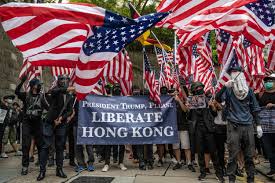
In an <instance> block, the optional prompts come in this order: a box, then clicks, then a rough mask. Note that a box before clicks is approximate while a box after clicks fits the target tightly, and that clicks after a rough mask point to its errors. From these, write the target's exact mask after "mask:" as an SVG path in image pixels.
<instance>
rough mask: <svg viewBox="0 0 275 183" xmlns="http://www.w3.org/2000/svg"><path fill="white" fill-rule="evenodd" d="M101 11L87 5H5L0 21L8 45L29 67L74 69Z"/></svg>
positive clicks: (101, 22) (101, 9) (98, 20)
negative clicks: (17, 50) (9, 41)
mask: <svg viewBox="0 0 275 183" xmlns="http://www.w3.org/2000/svg"><path fill="white" fill-rule="evenodd" d="M104 14H105V10H104V9H103V8H100V7H97V6H94V5H89V4H57V3H54V4H51V3H49V4H31V3H8V4H4V5H2V6H0V20H1V23H2V26H3V28H4V30H5V31H6V33H7V35H8V36H9V37H10V39H11V41H12V43H13V44H14V45H15V46H16V47H17V48H18V49H19V50H20V51H21V52H22V54H23V57H24V58H25V59H27V60H28V62H30V63H31V64H32V65H43V66H62V67H75V65H76V62H77V61H78V58H79V52H80V48H81V46H82V44H83V42H84V41H85V40H86V37H87V35H88V33H89V31H90V27H91V26H100V25H102V24H103V23H104Z"/></svg>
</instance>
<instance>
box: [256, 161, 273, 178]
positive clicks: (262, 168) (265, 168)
mask: <svg viewBox="0 0 275 183" xmlns="http://www.w3.org/2000/svg"><path fill="white" fill-rule="evenodd" d="M255 167H256V170H257V171H258V172H259V173H260V174H262V175H264V176H265V177H267V175H266V174H267V173H268V172H269V171H270V166H269V162H268V161H265V160H264V159H261V160H260V163H259V164H257V165H256V166H255ZM267 178H268V177H267ZM268 179H270V180H273V181H274V182H275V176H274V177H273V178H268Z"/></svg>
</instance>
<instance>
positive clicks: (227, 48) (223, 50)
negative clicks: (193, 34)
mask: <svg viewBox="0 0 275 183" xmlns="http://www.w3.org/2000/svg"><path fill="white" fill-rule="evenodd" d="M216 38H217V39H216V41H217V54H218V62H219V63H220V64H225V63H226V61H227V60H228V58H229V54H230V53H231V51H232V48H233V38H232V36H231V35H230V34H229V33H228V32H226V31H224V30H217V31H216Z"/></svg>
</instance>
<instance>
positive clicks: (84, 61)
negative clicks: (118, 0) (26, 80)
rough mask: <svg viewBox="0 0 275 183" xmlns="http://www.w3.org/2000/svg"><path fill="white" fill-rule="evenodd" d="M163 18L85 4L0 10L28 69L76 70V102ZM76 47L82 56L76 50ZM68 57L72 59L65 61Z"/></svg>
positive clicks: (27, 5)
mask: <svg viewBox="0 0 275 183" xmlns="http://www.w3.org/2000/svg"><path fill="white" fill-rule="evenodd" d="M167 15H168V13H156V14H150V15H146V16H142V17H139V18H138V19H135V20H132V19H129V18H126V17H123V16H120V15H118V14H115V13H112V12H109V11H107V10H105V9H103V8H100V7H96V6H93V5H89V4H30V3H8V4H5V5H2V6H1V7H0V18H1V22H2V25H3V27H4V30H5V31H6V32H7V34H8V36H9V37H10V38H11V40H12V42H13V44H14V45H15V46H16V47H17V48H18V49H19V50H20V51H21V52H22V54H23V57H24V58H25V59H28V61H29V62H31V64H32V65H43V66H63V67H76V71H75V76H76V79H75V85H76V90H77V96H78V99H83V98H84V97H85V96H86V95H87V94H89V93H90V92H91V91H92V89H93V87H94V86H93V85H95V84H96V83H97V81H98V80H99V78H100V77H101V76H102V72H101V71H102V68H103V67H104V66H105V64H106V63H107V62H108V61H109V60H112V59H113V57H115V56H116V54H117V53H118V52H119V51H120V50H121V49H122V48H123V47H125V46H126V45H127V44H128V43H130V42H132V41H133V40H135V39H136V38H137V37H139V36H140V35H141V34H142V33H144V32H145V31H146V30H148V29H149V28H150V27H152V26H154V25H155V24H156V23H157V22H158V21H160V20H161V19H162V18H164V17H166V16H167ZM79 46H81V49H80V52H79V50H77V51H76V49H75V48H77V49H79V48H80V47H79ZM71 48H73V51H69V50H70V49H71ZM65 50H67V52H65ZM68 52H69V54H72V55H73V56H69V58H67V59H66V57H65V56H68V55H67V54H66V53H68ZM49 53H50V54H49ZM64 53H65V55H64ZM52 54H53V55H54V57H53V55H52ZM79 55H80V56H79ZM55 56H56V57H55ZM75 56H77V57H75ZM53 58H59V59H54V60H53ZM64 58H65V59H64ZM76 58H77V60H76ZM76 65H77V66H76Z"/></svg>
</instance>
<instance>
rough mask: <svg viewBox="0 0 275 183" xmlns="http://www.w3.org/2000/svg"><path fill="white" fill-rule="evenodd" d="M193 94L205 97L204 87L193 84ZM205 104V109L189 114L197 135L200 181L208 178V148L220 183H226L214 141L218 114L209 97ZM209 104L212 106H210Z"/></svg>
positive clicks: (191, 111) (192, 110)
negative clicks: (215, 119) (206, 153)
mask: <svg viewBox="0 0 275 183" xmlns="http://www.w3.org/2000/svg"><path fill="white" fill-rule="evenodd" d="M191 92H192V93H193V95H194V96H195V97H196V96H198V95H203V96H205V95H204V85H203V84H202V83H200V82H194V83H192V85H191ZM205 103H206V107H205V108H198V109H191V110H190V112H189V118H190V120H191V121H192V126H193V127H192V128H194V131H195V132H194V133H195V134H196V147H197V152H198V161H199V166H200V173H201V174H200V176H199V177H198V179H199V180H200V181H201V180H204V179H205V177H206V166H205V159H204V154H205V152H206V148H207V149H208V151H209V153H210V156H211V159H212V161H213V165H214V168H215V171H216V176H217V178H218V179H219V181H220V182H224V178H223V173H222V168H221V166H220V164H219V161H218V157H217V152H216V146H215V139H214V116H215V115H216V113H215V112H214V111H213V110H212V108H211V102H210V100H209V99H208V98H207V97H205ZM208 104H210V105H209V106H208Z"/></svg>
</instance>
